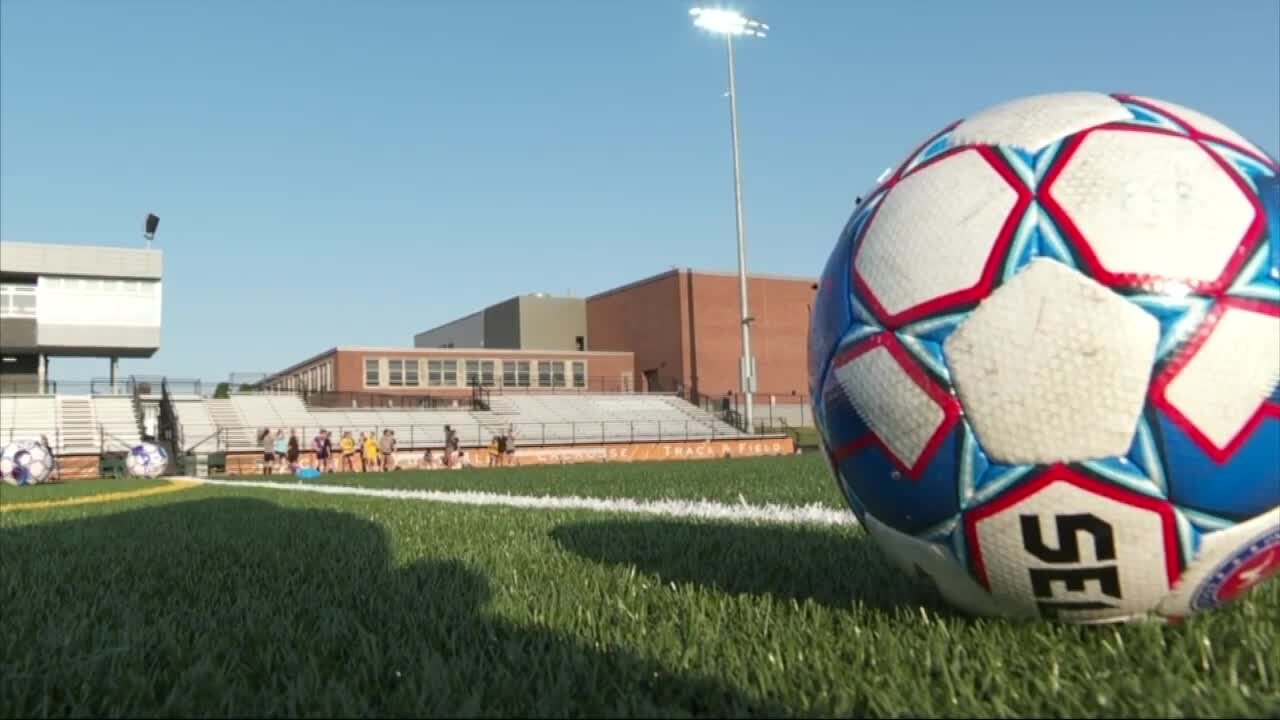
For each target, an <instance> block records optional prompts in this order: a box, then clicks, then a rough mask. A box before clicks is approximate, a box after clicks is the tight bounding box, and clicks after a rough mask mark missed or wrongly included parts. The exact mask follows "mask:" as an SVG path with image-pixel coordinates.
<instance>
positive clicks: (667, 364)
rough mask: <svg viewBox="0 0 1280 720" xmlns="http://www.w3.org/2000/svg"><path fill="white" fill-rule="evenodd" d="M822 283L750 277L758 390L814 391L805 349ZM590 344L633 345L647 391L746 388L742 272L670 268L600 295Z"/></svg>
mask: <svg viewBox="0 0 1280 720" xmlns="http://www.w3.org/2000/svg"><path fill="white" fill-rule="evenodd" d="M815 283H816V281H815V280H813V279H810V278H793V277H782V276H771V275H748V276H747V303H748V309H749V310H750V314H751V316H752V317H753V318H754V322H753V323H752V326H751V352H752V354H753V355H754V356H755V358H756V376H757V380H756V384H757V393H758V394H760V395H762V396H766V395H779V396H791V395H796V396H803V395H805V394H806V392H807V391H806V387H807V385H808V381H807V379H806V378H807V370H806V365H805V348H806V343H807V338H808V328H809V317H810V313H811V311H812V308H813V298H814V295H815V293H816V286H815ZM586 304H587V338H588V343H589V344H588V347H590V348H591V349H593V350H629V351H631V352H632V354H633V355H634V359H635V376H636V380H637V383H638V384H639V387H640V388H641V389H650V390H667V391H670V390H677V389H679V388H680V387H683V388H685V389H687V390H691V391H693V392H696V393H699V394H702V395H712V396H718V395H725V394H730V393H735V392H738V391H739V390H740V388H741V380H740V378H739V374H740V373H739V358H741V356H742V330H741V316H742V313H741V309H740V305H739V298H738V276H737V274H736V273H719V272H704V271H696V270H688V269H682V270H670V271H668V272H665V273H661V274H659V275H655V276H653V277H649V278H645V279H643V280H639V281H637V282H634V283H631V284H629V285H624V286H622V287H619V288H615V289H613V290H607V291H605V292H602V293H599V294H597V295H593V296H591V297H589V298H587V300H586Z"/></svg>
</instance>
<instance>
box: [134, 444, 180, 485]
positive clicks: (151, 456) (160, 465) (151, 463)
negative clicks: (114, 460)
mask: <svg viewBox="0 0 1280 720" xmlns="http://www.w3.org/2000/svg"><path fill="white" fill-rule="evenodd" d="M168 467H169V453H168V452H167V451H166V450H165V449H164V448H163V447H161V446H159V445H157V444H155V443H151V442H142V443H138V444H137V445H134V446H133V448H132V449H130V450H129V455H128V457H126V458H125V468H126V469H127V470H128V472H129V477H136V478H155V477H159V476H160V475H161V474H162V473H163V472H164V471H165V469H166V468H168Z"/></svg>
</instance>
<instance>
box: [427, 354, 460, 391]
mask: <svg viewBox="0 0 1280 720" xmlns="http://www.w3.org/2000/svg"><path fill="white" fill-rule="evenodd" d="M427 384H428V385H430V386H432V387H455V386H457V384H458V361H457V360H428V361H427Z"/></svg>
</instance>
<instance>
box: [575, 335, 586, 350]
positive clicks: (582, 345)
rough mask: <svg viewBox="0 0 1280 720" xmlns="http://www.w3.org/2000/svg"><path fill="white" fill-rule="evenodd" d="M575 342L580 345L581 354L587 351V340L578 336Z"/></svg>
mask: <svg viewBox="0 0 1280 720" xmlns="http://www.w3.org/2000/svg"><path fill="white" fill-rule="evenodd" d="M573 341H574V342H575V343H577V344H578V351H579V352H581V351H583V350H586V349H587V339H586V338H584V337H582V336H581V335H578V336H577V337H575V338H574V339H573Z"/></svg>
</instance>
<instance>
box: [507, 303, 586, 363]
mask: <svg viewBox="0 0 1280 720" xmlns="http://www.w3.org/2000/svg"><path fill="white" fill-rule="evenodd" d="M579 337H581V338H582V341H583V349H590V347H591V346H590V343H589V342H588V340H587V305H586V301H585V300H583V299H582V298H563V297H539V296H537V295H525V296H523V297H521V298H520V337H519V340H520V345H519V347H520V348H521V349H523V350H575V351H576V350H578V343H577V338H579Z"/></svg>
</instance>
